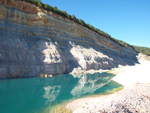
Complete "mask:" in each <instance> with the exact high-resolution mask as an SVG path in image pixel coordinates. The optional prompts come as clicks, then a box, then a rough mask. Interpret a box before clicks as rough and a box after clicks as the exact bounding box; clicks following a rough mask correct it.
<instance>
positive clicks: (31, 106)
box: [0, 73, 121, 113]
mask: <svg viewBox="0 0 150 113" xmlns="http://www.w3.org/2000/svg"><path fill="white" fill-rule="evenodd" d="M113 76H114V75H112V74H108V73H101V74H100V73H95V74H85V75H69V74H63V75H56V76H53V77H51V78H39V77H37V78H22V79H9V80H0V113H48V112H49V111H50V109H52V108H53V107H54V106H55V105H58V104H63V103H66V102H68V101H70V100H73V99H77V98H81V97H85V96H89V95H95V94H105V92H106V91H107V90H111V89H113V88H117V87H120V86H121V85H120V84H118V83H116V82H114V81H112V80H111V79H112V77H113Z"/></svg>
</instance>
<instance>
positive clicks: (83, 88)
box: [71, 73, 113, 96]
mask: <svg viewBox="0 0 150 113" xmlns="http://www.w3.org/2000/svg"><path fill="white" fill-rule="evenodd" d="M112 77H113V75H110V74H107V73H102V74H100V73H95V74H93V75H91V74H86V75H83V76H82V77H81V78H80V80H79V81H78V83H77V84H76V86H75V87H74V88H73V89H72V91H71V94H72V95H73V96H81V95H83V94H89V93H94V91H96V90H97V89H99V88H101V87H103V86H104V85H106V84H107V83H108V82H109V81H110V80H111V78H112Z"/></svg>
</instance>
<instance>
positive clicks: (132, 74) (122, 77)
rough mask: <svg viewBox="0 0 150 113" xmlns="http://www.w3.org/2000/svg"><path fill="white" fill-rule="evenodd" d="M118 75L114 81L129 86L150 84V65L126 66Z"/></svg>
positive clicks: (118, 71)
mask: <svg viewBox="0 0 150 113" xmlns="http://www.w3.org/2000/svg"><path fill="white" fill-rule="evenodd" d="M116 72H117V73H118V74H117V75H116V76H115V77H114V78H113V80H114V81H116V82H118V83H120V84H122V85H124V86H128V85H130V84H131V83H133V82H138V83H150V63H149V62H147V63H142V64H138V65H135V66H125V67H122V68H119V69H117V70H116Z"/></svg>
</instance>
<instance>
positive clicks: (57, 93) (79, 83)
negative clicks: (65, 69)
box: [43, 73, 113, 104]
mask: <svg viewBox="0 0 150 113" xmlns="http://www.w3.org/2000/svg"><path fill="white" fill-rule="evenodd" d="M112 77H113V75H112V74H108V73H101V74H100V73H95V74H93V75H91V74H84V75H74V76H72V75H58V76H57V77H54V78H53V82H49V85H48V86H47V87H44V88H43V89H44V90H45V93H44V95H43V97H44V98H46V99H47V100H46V104H47V103H51V104H52V103H57V102H62V101H63V100H68V99H71V98H77V97H81V96H83V95H86V94H91V93H92V94H93V93H94V92H95V91H96V90H97V89H100V88H101V87H103V86H104V85H106V84H108V83H109V81H110V80H111V78H112Z"/></svg>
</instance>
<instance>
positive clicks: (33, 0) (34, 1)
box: [23, 0, 150, 56]
mask: <svg viewBox="0 0 150 113" xmlns="http://www.w3.org/2000/svg"><path fill="white" fill-rule="evenodd" d="M23 1H27V2H30V3H32V4H35V5H36V6H39V7H41V8H44V9H45V10H48V11H51V12H54V13H56V14H58V15H60V16H63V17H65V18H68V19H70V20H72V21H74V22H76V23H78V24H80V25H82V26H84V27H86V28H88V29H90V30H92V31H94V32H96V33H98V34H99V35H101V36H104V37H107V38H109V39H111V40H113V41H114V42H116V43H118V44H119V45H120V46H124V47H132V48H133V49H134V50H135V51H137V52H140V53H144V54H146V55H149V56H150V48H147V47H140V46H133V45H130V44H128V43H126V42H124V41H121V40H118V39H115V38H113V37H111V36H110V35H109V34H107V33H105V32H104V31H102V30H100V29H98V28H95V27H94V26H92V25H90V24H88V23H85V22H84V20H82V19H78V18H76V16H75V15H69V14H68V13H67V12H66V11H61V10H59V9H58V8H57V7H56V6H55V7H52V6H50V5H48V4H44V3H42V2H41V0H23Z"/></svg>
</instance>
